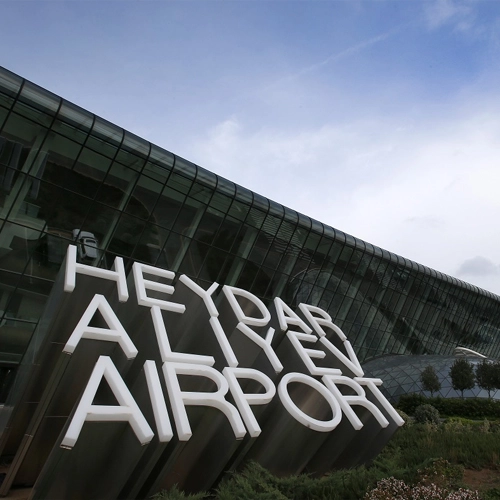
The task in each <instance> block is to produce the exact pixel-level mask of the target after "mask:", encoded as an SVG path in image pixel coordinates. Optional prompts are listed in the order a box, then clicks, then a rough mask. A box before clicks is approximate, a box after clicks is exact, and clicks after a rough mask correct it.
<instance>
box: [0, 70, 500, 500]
mask: <svg viewBox="0 0 500 500" xmlns="http://www.w3.org/2000/svg"><path fill="white" fill-rule="evenodd" d="M429 244H430V245H432V242H429ZM70 245H71V246H74V247H76V250H75V259H76V262H77V265H80V264H82V265H84V266H89V267H90V266H92V267H96V268H99V269H103V270H109V269H112V268H113V265H114V263H115V262H116V258H117V257H118V258H120V259H121V260H120V262H123V265H124V272H125V274H126V275H127V276H129V275H131V273H132V268H133V264H134V263H139V264H141V265H142V264H145V265H147V266H153V267H154V268H158V269H163V270H168V271H170V272H171V273H173V274H172V276H173V275H174V274H175V278H173V280H172V284H173V285H175V284H176V283H177V281H176V280H177V279H178V277H179V276H181V275H185V276H187V277H188V278H189V280H192V282H194V283H196V284H197V285H198V286H199V287H201V288H203V289H204V290H207V289H209V287H211V286H212V285H213V284H214V283H217V284H219V285H220V286H227V287H233V288H235V289H239V290H246V291H248V292H249V293H250V294H252V296H255V297H257V298H258V299H260V301H262V303H263V304H265V305H266V307H271V305H272V303H273V300H274V299H275V298H276V297H279V298H281V299H282V301H283V302H284V303H286V304H288V306H289V307H290V309H291V310H296V309H297V307H298V306H299V304H309V305H311V306H314V307H316V308H321V310H323V311H326V312H327V313H328V315H329V316H330V317H331V319H332V321H333V323H334V324H335V325H337V326H338V327H339V328H340V329H341V330H342V332H343V333H344V334H345V336H346V337H347V338H348V339H349V341H350V344H351V345H352V348H353V350H354V352H355V354H356V357H357V359H358V360H359V361H360V363H361V364H363V363H365V362H367V361H369V360H371V359H373V358H375V357H378V356H380V355H386V354H387V355H388V354H405V355H423V354H429V355H452V354H453V352H454V349H455V348H456V347H457V346H461V347H465V348H469V349H472V350H474V351H478V352H480V353H482V354H484V355H486V356H488V357H493V358H498V357H499V352H500V337H499V331H500V330H499V328H500V298H499V297H498V296H496V295H494V294H492V293H490V292H488V291H485V290H481V289H479V288H477V287H475V286H472V285H470V284H468V283H465V282H462V281H460V280H458V279H455V278H453V277H450V276H446V275H444V274H441V273H439V272H437V271H434V270H432V269H429V268H427V267H424V266H422V265H420V264H417V263H415V262H412V261H410V260H407V259H405V258H404V257H401V256H398V255H395V254H393V253H390V252H389V251H387V250H383V249H381V248H378V247H375V246H373V245H371V244H370V243H367V242H364V241H362V240H359V239H357V238H355V237H353V236H351V235H349V234H346V233H343V232H342V231H339V230H337V229H334V228H333V227H330V226H328V225H326V224H324V223H321V222H318V221H316V220H313V219H311V218H309V217H307V216H305V215H303V214H300V213H298V212H296V211H294V210H293V209H291V208H287V207H284V206H282V205H280V204H278V203H275V202H273V201H271V200H268V199H267V198H264V197H263V196H260V195H259V194H257V193H253V192H251V191H249V190H248V189H245V188H244V187H241V186H239V185H236V184H234V183H233V182H231V181H229V180H226V179H224V178H221V177H219V176H217V175H215V174H213V173H211V172H209V171H207V170H205V169H203V168H202V167H200V166H198V165H195V164H193V163H190V162H189V161H186V160H184V159H182V158H180V157H177V156H175V155H174V154H172V153H170V152H168V151H166V150H164V149H162V148H160V147H157V146H155V145H153V144H150V143H149V142H147V141H146V140H143V139H141V138H139V137H137V136H135V135H133V134H131V133H129V132H127V131H125V130H123V129H121V128H119V127H118V126H115V125H113V124H111V123H109V122H107V121H105V120H103V119H101V118H99V117H97V116H95V115H94V114H92V113H90V112H88V111H85V110H83V109H81V108H79V107H78V106H75V105H73V104H71V103H70V102H67V101H65V100H64V99H61V98H60V97H58V96H56V95H54V94H52V93H50V92H48V91H46V90H44V89H42V88H40V87H38V86H37V85H35V84H33V83H30V82H28V81H26V80H24V79H23V78H21V77H19V76H17V75H15V74H13V73H11V72H9V71H7V70H5V69H0V276H1V277H0V404H1V403H6V404H7V403H8V402H9V401H11V400H12V401H15V400H16V397H17V396H16V394H15V392H16V390H17V387H18V386H17V384H18V381H17V380H18V379H19V377H20V375H22V371H23V367H27V366H32V365H34V364H36V363H37V361H36V356H37V353H38V352H39V351H40V350H41V346H42V344H43V339H44V335H45V333H43V325H42V323H43V321H40V319H41V318H44V317H45V318H46V319H47V314H48V313H47V308H48V305H50V303H51V300H52V299H50V297H51V294H53V293H54V287H55V286H56V285H55V284H57V280H58V275H59V274H60V270H61V269H62V271H63V270H64V269H63V267H64V266H63V263H64V260H65V258H66V255H67V252H68V247H69V246H70ZM144 269H149V268H144ZM115 270H116V268H115ZM62 271H61V272H62ZM193 286H194V285H193ZM77 287H78V285H77ZM97 288H98V287H97ZM97 292H99V290H96V293H97ZM221 295H222V294H221ZM218 297H219V290H217V291H216V292H214V300H215V301H216V302H217V300H216V299H217V298H218ZM221 300H222V299H221ZM117 307H118V306H117ZM44 311H45V312H44ZM124 314H125V313H124ZM287 314H288V317H291V316H290V315H291V314H292V313H287ZM120 318H121V317H120ZM49 319H50V318H49ZM297 321H298V320H297ZM249 324H250V323H249ZM139 350H140V349H139ZM47 359H48V358H47ZM269 376H271V375H269ZM21 378H22V377H21ZM69 411H74V409H73V410H69ZM0 413H1V412H0ZM2 422H4V421H2V420H0V431H1V430H2V428H1V425H2ZM86 425H87V424H86ZM85 428H86V427H85V426H84V429H85ZM19 432H20V433H21V434H22V433H24V432H26V430H22V431H19ZM16 439H17V441H16ZM16 439H14V440H13V443H14V442H15V446H14V444H12V443H9V442H6V443H4V450H8V449H9V447H10V448H11V450H13V451H11V454H15V453H17V452H16V450H18V449H19V446H20V442H21V441H20V439H21V438H16ZM54 439H56V438H54ZM0 445H1V442H0ZM75 449H76V448H75ZM49 453H52V451H50V450H49V448H47V451H46V454H45V455H44V460H45V459H46V458H47V456H48V455H49ZM228 453H229V452H228ZM232 453H233V452H232ZM256 453H257V452H256ZM6 454H7V455H8V454H9V453H7V452H6ZM313 455H314V454H313V453H312V452H311V456H313ZM231 456H233V455H231ZM57 460H59V458H58V459H57ZM57 460H56V459H55V458H54V459H53V462H51V463H52V469H51V471H52V472H50V474H52V473H53V471H54V470H56V465H55V464H56V462H57ZM139 460H143V461H144V460H145V458H144V456H142V458H141V459H139V458H137V460H136V462H137V463H138V462H139ZM148 460H149V462H147V463H148V464H151V463H152V460H153V459H152V458H149V459H148ZM35 462H36V460H35V459H33V460H32V461H31V462H29V463H30V464H31V465H29V467H28V466H25V468H24V469H23V467H24V466H23V465H20V466H19V471H18V473H19V474H21V476H22V475H23V474H24V476H23V477H25V478H28V479H26V480H25V481H24V482H25V483H26V484H29V483H30V479H29V478H31V479H33V480H32V483H33V482H34V481H35V480H36V478H37V477H39V475H40V470H41V468H42V466H41V465H39V466H38V468H37V467H35V466H34V465H33V463H35ZM141 463H142V462H141ZM144 463H146V462H144ZM221 463H222V459H221ZM141 467H142V469H141V470H142V471H144V470H151V471H152V470H154V471H157V469H158V465H156V466H153V465H147V466H146V465H144V464H143V465H141ZM148 467H149V469H148ZM154 467H156V469H155V468H154ZM221 467H222V466H221ZM35 469H36V472H35ZM134 470H136V469H134ZM137 470H138V469H137ZM129 472H130V471H129ZM47 474H49V473H48V472H47V473H46V476H47V477H53V476H50V474H49V475H47ZM18 477H19V475H18ZM136 477H137V478H143V476H141V475H140V474H139V473H138V472H136ZM141 480H142V483H141V484H142V485H143V489H142V490H140V491H141V492H148V493H149V492H154V491H156V490H157V489H158V487H159V486H158V484H159V483H158V484H156V483H155V485H153V482H152V480H151V479H147V478H146V476H144V478H143V479H141ZM13 481H14V484H15V483H16V481H17V480H16V479H13ZM103 481H104V480H103ZM137 481H139V480H137ZM148 481H149V482H148ZM20 482H21V483H23V481H20ZM139 482H140V481H139ZM47 484H48V483H47ZM135 484H138V483H135ZM165 484H166V483H165ZM124 485H125V480H123V484H122V487H124ZM162 485H163V486H164V484H163V483H162ZM162 485H160V486H162ZM42 486H43V485H42ZM200 486H201V487H206V485H205V484H202V485H200ZM40 491H42V490H40ZM44 491H46V492H47V491H49V490H44ZM120 491H123V490H120ZM138 491H139V490H138ZM0 493H1V492H0ZM139 493H140V492H135V493H134V494H135V495H138V497H139V496H140V494H139ZM44 494H47V493H44ZM141 494H145V493H141ZM115 496H119V495H118V494H116V495H115ZM42 497H43V495H42ZM73 498H76V497H73ZM82 498H84V497H82ZM87 498H90V496H88V497H87Z"/></svg>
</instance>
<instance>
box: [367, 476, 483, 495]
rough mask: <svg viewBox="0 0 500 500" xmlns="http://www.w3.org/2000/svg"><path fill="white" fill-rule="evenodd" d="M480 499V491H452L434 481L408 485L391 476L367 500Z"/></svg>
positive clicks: (382, 481) (378, 485)
mask: <svg viewBox="0 0 500 500" xmlns="http://www.w3.org/2000/svg"><path fill="white" fill-rule="evenodd" d="M395 499H397V500H480V497H479V493H478V492H477V491H473V490H466V489H463V488H460V489H458V490H457V491H450V490H448V489H447V488H443V487H441V486H438V485H436V484H434V483H430V484H422V483H419V484H417V485H416V486H413V487H411V486H408V485H407V484H406V483H405V482H404V481H402V480H400V479H395V478H393V477H390V478H388V479H382V480H381V481H379V482H378V483H377V486H376V487H375V488H373V489H372V490H370V491H368V492H367V493H366V495H365V500H395Z"/></svg>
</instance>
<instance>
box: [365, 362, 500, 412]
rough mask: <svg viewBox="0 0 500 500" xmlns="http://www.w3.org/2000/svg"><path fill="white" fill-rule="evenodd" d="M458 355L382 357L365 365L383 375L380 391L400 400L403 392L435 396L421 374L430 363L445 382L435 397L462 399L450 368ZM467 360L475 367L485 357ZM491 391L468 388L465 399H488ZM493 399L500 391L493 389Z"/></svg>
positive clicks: (367, 369)
mask: <svg viewBox="0 0 500 500" xmlns="http://www.w3.org/2000/svg"><path fill="white" fill-rule="evenodd" d="M456 359H457V358H456V357H455V356H432V355H431V356H382V357H381V358H377V359H374V360H372V361H369V362H368V363H366V364H365V365H364V366H363V369H364V370H365V372H366V373H369V374H370V376H371V377H376V378H381V379H382V380H383V381H384V385H383V386H381V387H380V390H381V391H382V393H383V394H384V396H385V397H386V398H387V399H388V400H389V401H391V402H392V403H396V402H397V401H398V400H399V398H400V396H402V395H403V394H422V395H425V396H431V393H430V392H429V391H425V390H424V389H423V387H422V381H421V379H420V378H421V375H422V372H423V371H424V370H425V368H427V367H428V366H432V367H433V368H434V370H435V372H436V375H437V376H438V378H439V382H440V383H441V389H440V390H439V391H436V392H435V393H434V396H435V397H438V396H439V397H442V398H460V397H461V396H462V393H461V392H460V391H456V390H455V389H453V387H452V384H451V377H450V369H451V367H452V365H453V363H454V362H455V360H456ZM467 361H468V362H469V363H471V364H472V365H473V366H474V369H475V367H476V366H477V365H478V364H479V363H481V359H479V358H477V357H474V358H468V359H467ZM487 397H488V391H487V390H485V389H481V388H480V387H479V386H477V385H476V386H474V388H473V389H467V390H465V391H464V398H487ZM491 397H492V398H493V399H500V390H496V391H491Z"/></svg>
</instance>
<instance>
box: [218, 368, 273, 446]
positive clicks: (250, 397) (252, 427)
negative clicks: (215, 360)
mask: <svg viewBox="0 0 500 500" xmlns="http://www.w3.org/2000/svg"><path fill="white" fill-rule="evenodd" d="M222 373H223V374H224V377H226V379H227V381H228V383H229V389H230V391H231V394H232V395H233V398H234V401H235V403H236V406H237V407H238V410H240V413H241V416H242V418H243V421H244V422H245V424H246V426H247V429H248V432H249V433H250V436H251V437H257V436H258V435H259V434H260V433H261V429H260V426H259V424H258V422H257V419H256V418H255V415H254V414H253V412H252V410H251V409H250V405H251V404H252V405H265V404H267V403H269V402H270V401H271V399H273V397H274V395H275V394H276V387H275V386H274V384H273V381H272V380H271V379H270V378H269V377H268V376H267V375H264V374H263V373H262V372H259V371H258V370H254V369H253V368H229V367H226V368H224V370H222ZM240 378H249V379H251V380H255V381H257V382H259V383H260V384H261V385H263V386H264V389H265V390H266V392H265V393H263V394H262V393H258V394H248V393H244V392H243V390H242V389H241V385H240V383H239V382H238V379H240Z"/></svg>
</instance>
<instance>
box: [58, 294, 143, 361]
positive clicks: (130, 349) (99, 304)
mask: <svg viewBox="0 0 500 500" xmlns="http://www.w3.org/2000/svg"><path fill="white" fill-rule="evenodd" d="M96 311H99V312H100V313H101V314H102V317H103V318H104V321H105V322H106V323H107V325H108V327H109V328H97V327H94V326H89V324H90V322H91V321H92V318H93V317H94V314H95V313H96ZM80 339H93V340H104V341H107V342H117V343H118V344H120V347H121V348H122V349H123V352H124V353H125V355H126V356H127V359H133V358H135V357H136V356H137V352H138V351H137V349H136V348H135V345H134V343H133V342H132V340H130V337H129V336H128V334H127V332H126V331H125V329H124V328H123V326H122V324H121V323H120V320H119V319H118V318H117V317H116V314H115V313H114V311H113V309H111V306H110V305H109V303H108V301H107V300H106V298H105V297H104V296H103V295H99V294H96V295H94V298H93V299H92V300H91V301H90V304H89V305H88V307H87V309H86V311H85V312H84V313H83V316H82V317H81V319H80V321H79V322H78V324H77V325H76V327H75V329H74V330H73V333H72V334H71V336H70V338H69V339H68V341H67V342H66V345H65V346H64V349H63V352H65V353H67V354H72V353H73V352H74V350H75V348H76V346H77V345H78V342H80Z"/></svg>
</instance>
